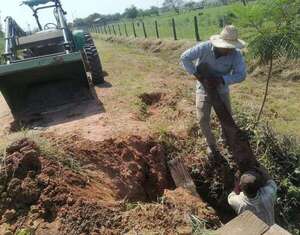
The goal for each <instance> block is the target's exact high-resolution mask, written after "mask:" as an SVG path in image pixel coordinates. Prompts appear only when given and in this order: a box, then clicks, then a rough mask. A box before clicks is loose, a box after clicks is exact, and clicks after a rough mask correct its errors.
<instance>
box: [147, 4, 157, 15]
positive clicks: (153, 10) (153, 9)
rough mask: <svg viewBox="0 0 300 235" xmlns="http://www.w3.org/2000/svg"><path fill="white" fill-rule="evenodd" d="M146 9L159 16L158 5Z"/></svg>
mask: <svg viewBox="0 0 300 235" xmlns="http://www.w3.org/2000/svg"><path fill="white" fill-rule="evenodd" d="M148 11H149V13H150V14H151V15H156V16H159V7H156V6H151V7H150V9H149V10H148Z"/></svg>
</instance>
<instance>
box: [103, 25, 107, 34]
mask: <svg viewBox="0 0 300 235" xmlns="http://www.w3.org/2000/svg"><path fill="white" fill-rule="evenodd" d="M104 33H105V34H107V29H106V24H105V25H104Z"/></svg>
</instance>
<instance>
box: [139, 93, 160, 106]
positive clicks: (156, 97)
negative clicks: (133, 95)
mask: <svg viewBox="0 0 300 235" xmlns="http://www.w3.org/2000/svg"><path fill="white" fill-rule="evenodd" d="M164 95H165V94H163V93H161V92H153V93H143V94H141V95H139V99H140V100H141V101H142V102H143V103H144V104H146V105H148V106H151V105H154V104H157V103H158V102H160V100H161V98H162V97H163V96H164Z"/></svg>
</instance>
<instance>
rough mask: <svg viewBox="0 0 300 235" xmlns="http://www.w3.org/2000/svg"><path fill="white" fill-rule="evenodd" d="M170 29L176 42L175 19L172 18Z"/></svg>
mask: <svg viewBox="0 0 300 235" xmlns="http://www.w3.org/2000/svg"><path fill="white" fill-rule="evenodd" d="M172 28H173V36H174V40H175V41H176V40H177V32H176V24H175V19H174V18H172Z"/></svg>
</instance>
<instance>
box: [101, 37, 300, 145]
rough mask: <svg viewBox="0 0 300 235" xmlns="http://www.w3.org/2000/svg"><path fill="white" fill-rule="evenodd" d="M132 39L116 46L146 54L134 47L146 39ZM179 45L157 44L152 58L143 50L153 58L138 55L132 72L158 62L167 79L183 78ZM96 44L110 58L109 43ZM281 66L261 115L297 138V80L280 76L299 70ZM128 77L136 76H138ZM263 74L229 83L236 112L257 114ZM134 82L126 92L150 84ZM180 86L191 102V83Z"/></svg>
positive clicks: (299, 130) (278, 129)
mask: <svg viewBox="0 0 300 235" xmlns="http://www.w3.org/2000/svg"><path fill="white" fill-rule="evenodd" d="M120 40H122V39H120ZM132 41H133V43H132V47H131V49H130V50H129V48H128V47H124V46H118V49H119V50H122V52H123V51H124V52H127V51H130V52H131V53H132V54H131V56H128V58H134V57H137V56H140V54H141V55H145V53H143V52H140V51H139V50H137V49H136V47H143V44H147V43H146V40H141V39H136V40H132ZM149 41H150V40H149ZM149 41H148V44H151V41H150V42H149ZM134 42H136V44H134ZM155 42H156V40H153V42H152V43H153V44H155ZM125 44H126V43H125ZM148 44H147V45H148ZM181 44H182V42H178V43H177V42H171V41H169V42H168V41H165V42H164V43H163V44H162V45H161V47H160V50H159V51H160V52H159V53H155V55H156V56H157V57H158V58H156V59H154V58H155V57H153V54H152V56H150V55H151V54H150V55H148V54H147V53H146V57H147V56H148V57H151V58H152V59H151V60H150V59H145V57H143V58H139V60H140V61H142V62H143V66H142V67H143V69H141V68H140V67H139V66H137V65H136V66H130V71H131V73H132V74H133V73H138V72H139V71H140V70H143V71H144V70H145V71H148V70H151V69H153V68H156V69H157V68H158V67H160V66H159V65H161V64H163V66H162V67H163V68H161V72H160V73H161V75H160V76H163V77H165V78H166V79H170V76H171V77H176V79H178V80H182V78H184V77H185V73H184V72H180V71H178V70H179V69H180V67H179V65H178V63H179V57H180V54H181V51H182V50H183V49H184V47H186V45H184V44H183V46H182V45H181ZM176 45H177V46H176ZM180 45H181V46H180ZM188 45H189V44H188ZM97 46H98V47H99V48H100V52H101V51H102V50H103V51H105V53H104V58H103V59H104V61H107V60H111V58H107V57H110V52H109V50H107V48H106V47H109V44H106V43H103V42H102V43H99V44H98V45H97ZM114 46H115V45H114ZM134 47H135V48H134ZM149 47H150V46H149V45H148V48H149ZM133 52H134V53H133ZM162 61H164V62H162ZM135 63H137V62H135ZM106 66H108V65H107V64H106ZM111 66H113V64H110V65H109V67H111ZM282 66H283V65H282V64H281V65H278V64H276V68H277V70H278V72H275V73H274V76H273V80H272V81H271V85H270V92H269V96H268V99H267V104H266V107H265V111H264V115H263V121H264V122H265V123H269V124H270V125H271V126H272V127H273V128H274V129H275V130H276V132H278V133H280V134H282V135H292V136H294V137H296V138H297V139H298V140H300V134H299V133H300V119H299V115H297V114H298V112H299V100H300V83H299V81H292V80H291V79H290V78H283V74H284V73H298V72H297V71H298V70H297V66H296V65H293V64H290V65H287V67H286V68H282ZM172 69H173V71H172V72H171V75H170V70H172ZM263 71H264V72H265V69H263ZM279 71H280V72H279ZM147 76H148V75H147V74H144V75H143V76H140V77H142V78H141V79H144V77H147ZM131 77H135V78H137V76H131ZM265 77H266V76H265V74H264V73H262V72H260V73H256V74H255V73H251V74H249V76H248V78H247V79H246V81H245V82H243V83H241V84H238V85H235V86H232V101H233V102H232V103H233V106H234V109H235V110H236V111H238V113H242V114H244V115H246V116H249V117H250V116H251V115H254V116H255V114H257V113H258V111H259V108H260V105H261V102H262V99H263V94H264V89H265V84H266V83H265V82H266V81H265ZM289 79H290V80H289ZM121 81H122V82H123V83H126V84H127V83H132V82H133V81H134V80H133V79H130V81H129V82H128V81H125V79H124V78H123V77H122V80H120V82H121ZM137 82H138V84H136V85H134V86H129V88H128V89H126V90H125V91H126V92H129V91H130V90H132V89H133V87H136V88H137V89H136V92H138V93H139V92H145V90H144V89H145V88H148V89H149V85H148V84H147V83H146V81H144V80H143V81H141V80H140V79H138V81H137ZM183 86H184V87H185V86H186V89H187V90H186V91H183V92H181V93H183V94H185V98H186V99H187V100H189V101H190V102H193V99H194V96H193V92H194V83H193V82H191V83H189V84H188V85H187V84H185V85H183ZM124 96H125V97H126V94H123V95H122V97H124ZM126 100H128V98H126ZM164 125H165V123H164ZM171 126H172V125H171ZM172 128H173V127H172Z"/></svg>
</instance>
